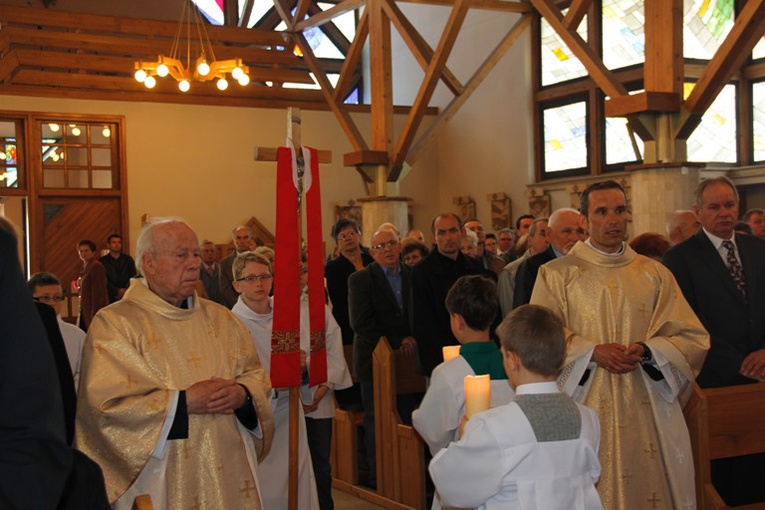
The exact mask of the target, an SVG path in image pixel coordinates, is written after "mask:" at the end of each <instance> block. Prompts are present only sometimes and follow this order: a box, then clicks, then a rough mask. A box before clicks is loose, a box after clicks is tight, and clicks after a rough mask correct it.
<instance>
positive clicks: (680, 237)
mask: <svg viewBox="0 0 765 510" xmlns="http://www.w3.org/2000/svg"><path fill="white" fill-rule="evenodd" d="M699 227H701V223H699V220H698V219H697V218H696V215H695V214H694V212H693V211H690V210H687V209H682V210H678V211H675V212H673V213H672V214H671V215H670V217H669V220H668V221H667V237H668V238H669V242H670V244H672V245H673V246H674V245H676V244H678V243H681V242H683V241H685V240H686V239H688V238H689V237H691V236H692V235H694V234H695V233H696V232H698V231H699Z"/></svg>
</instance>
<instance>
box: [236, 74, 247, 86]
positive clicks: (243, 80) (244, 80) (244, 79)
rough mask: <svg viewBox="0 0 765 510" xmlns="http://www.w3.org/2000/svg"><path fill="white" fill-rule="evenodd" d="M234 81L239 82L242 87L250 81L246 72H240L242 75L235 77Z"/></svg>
mask: <svg viewBox="0 0 765 510" xmlns="http://www.w3.org/2000/svg"><path fill="white" fill-rule="evenodd" d="M236 81H238V82H239V85H241V86H242V87H244V86H245V85H247V84H249V83H250V77H249V76H247V75H246V74H242V76H240V77H239V79H237V80H236Z"/></svg>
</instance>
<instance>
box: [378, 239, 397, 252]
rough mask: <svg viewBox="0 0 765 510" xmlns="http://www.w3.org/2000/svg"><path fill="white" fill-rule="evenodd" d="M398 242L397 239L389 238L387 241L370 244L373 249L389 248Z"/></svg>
mask: <svg viewBox="0 0 765 510" xmlns="http://www.w3.org/2000/svg"><path fill="white" fill-rule="evenodd" d="M397 244H398V241H394V240H392V239H391V240H390V241H388V242H387V243H377V244H375V245H374V246H372V249H373V250H384V249H385V248H389V247H391V246H396V245H397Z"/></svg>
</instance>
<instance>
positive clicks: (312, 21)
mask: <svg viewBox="0 0 765 510" xmlns="http://www.w3.org/2000/svg"><path fill="white" fill-rule="evenodd" d="M365 3H366V0H343V1H342V2H340V3H339V4H337V5H335V6H334V7H331V8H329V9H327V10H326V11H322V10H321V9H319V7H318V6H316V8H317V9H318V10H319V11H320V12H317V13H316V14H314V15H312V16H311V17H310V18H308V19H306V20H300V21H298V22H297V23H295V30H296V31H301V32H302V31H305V30H308V29H309V28H313V27H320V26H321V25H324V24H325V23H329V22H330V21H332V19H333V18H336V17H338V16H340V15H342V14H345V13H346V12H348V11H353V10H355V9H358V8H359V7H361V6H363V5H364V4H365Z"/></svg>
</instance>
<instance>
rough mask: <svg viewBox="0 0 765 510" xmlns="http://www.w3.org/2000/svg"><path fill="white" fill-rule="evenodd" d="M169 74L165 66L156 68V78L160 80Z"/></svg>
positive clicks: (160, 65)
mask: <svg viewBox="0 0 765 510" xmlns="http://www.w3.org/2000/svg"><path fill="white" fill-rule="evenodd" d="M169 72H170V69H168V68H167V66H166V65H165V64H159V65H158V66H157V76H159V77H160V78H164V77H165V76H167V74H168V73H169Z"/></svg>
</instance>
